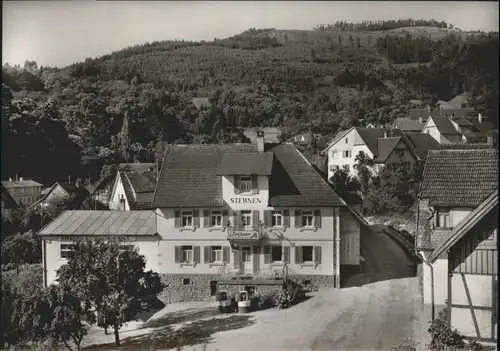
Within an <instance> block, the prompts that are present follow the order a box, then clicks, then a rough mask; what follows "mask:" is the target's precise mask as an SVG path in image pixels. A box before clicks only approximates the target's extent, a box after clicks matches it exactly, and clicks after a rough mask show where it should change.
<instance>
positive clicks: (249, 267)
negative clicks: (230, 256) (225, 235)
mask: <svg viewBox="0 0 500 351" xmlns="http://www.w3.org/2000/svg"><path fill="white" fill-rule="evenodd" d="M241 260H242V263H243V264H242V267H243V272H244V273H253V257H252V248H251V247H250V246H244V247H242V248H241Z"/></svg>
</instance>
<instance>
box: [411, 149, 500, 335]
mask: <svg viewBox="0 0 500 351" xmlns="http://www.w3.org/2000/svg"><path fill="white" fill-rule="evenodd" d="M417 222H418V225H417V242H416V246H417V250H418V251H419V253H420V255H421V256H422V258H423V261H424V264H423V294H424V303H425V304H426V305H430V306H432V309H433V311H434V316H436V315H437V312H438V311H439V310H440V309H441V308H446V310H447V313H448V321H449V323H450V324H451V326H452V327H454V328H457V329H458V330H459V331H460V332H462V333H463V334H464V335H466V336H468V337H471V338H475V339H477V340H479V341H495V340H496V339H497V335H496V324H497V314H496V308H497V296H498V291H497V288H496V286H497V278H496V276H497V248H496V247H497V246H496V241H497V227H498V150H497V149H496V148H492V147H491V146H477V147H475V148H470V147H467V146H464V147H460V146H458V145H456V146H455V147H452V148H449V149H442V150H436V151H434V150H433V151H430V152H429V154H428V156H427V161H426V166H425V170H424V174H423V181H422V183H421V189H420V194H419V200H418V220H417Z"/></svg>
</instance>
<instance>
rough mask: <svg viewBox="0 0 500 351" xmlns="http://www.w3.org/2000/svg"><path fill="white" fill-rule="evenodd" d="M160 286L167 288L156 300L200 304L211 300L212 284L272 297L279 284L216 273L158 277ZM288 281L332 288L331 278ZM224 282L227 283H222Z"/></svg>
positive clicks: (300, 277)
mask: <svg viewBox="0 0 500 351" xmlns="http://www.w3.org/2000/svg"><path fill="white" fill-rule="evenodd" d="M160 277H161V280H162V283H164V284H166V285H167V286H166V287H165V289H164V290H163V292H162V293H160V294H159V295H158V299H159V300H161V301H162V302H163V303H174V302H185V301H203V300H210V299H211V298H212V286H211V282H212V281H215V282H217V287H216V289H217V291H222V290H225V291H227V292H231V293H236V292H240V291H243V290H245V287H246V286H253V287H255V291H258V292H260V293H261V294H263V295H266V294H272V292H274V291H275V290H277V289H279V288H280V287H281V282H280V281H276V280H271V279H269V280H266V279H255V280H253V279H248V280H235V281H232V280H231V281H230V284H228V283H227V282H228V279H227V278H225V279H221V277H220V276H219V275H216V274H160ZM289 278H290V279H291V280H293V281H295V282H296V283H298V284H300V285H302V286H304V287H306V288H307V287H312V288H316V289H322V288H333V287H335V276H334V275H290V276H289ZM224 282H226V284H224Z"/></svg>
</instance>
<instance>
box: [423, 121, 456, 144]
mask: <svg viewBox="0 0 500 351" xmlns="http://www.w3.org/2000/svg"><path fill="white" fill-rule="evenodd" d="M422 133H426V134H429V135H431V136H432V137H433V138H434V139H435V140H436V141H437V142H438V143H440V144H454V143H460V142H462V134H461V133H460V132H459V131H458V130H457V129H456V128H455V125H454V124H453V122H452V121H451V119H449V118H442V117H429V119H428V120H427V122H426V123H425V126H424V128H423V129H422Z"/></svg>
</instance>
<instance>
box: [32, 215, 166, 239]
mask: <svg viewBox="0 0 500 351" xmlns="http://www.w3.org/2000/svg"><path fill="white" fill-rule="evenodd" d="M38 234H39V235H141V236H142V235H147V236H149V235H155V234H157V230H156V214H155V213H154V212H153V211H65V212H63V213H62V214H61V215H60V216H59V217H57V218H56V219H55V220H54V221H52V222H51V223H49V224H48V225H47V226H46V227H45V228H43V229H42V230H41V231H39V232H38Z"/></svg>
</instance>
